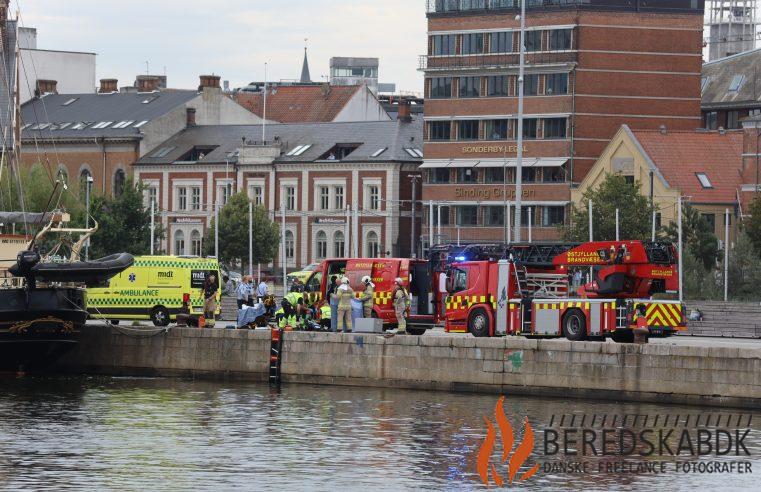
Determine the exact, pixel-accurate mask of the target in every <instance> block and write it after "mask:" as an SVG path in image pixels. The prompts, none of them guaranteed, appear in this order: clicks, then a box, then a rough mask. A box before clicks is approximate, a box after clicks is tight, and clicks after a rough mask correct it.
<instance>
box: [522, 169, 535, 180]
mask: <svg viewBox="0 0 761 492" xmlns="http://www.w3.org/2000/svg"><path fill="white" fill-rule="evenodd" d="M521 171H522V172H521V176H523V182H524V183H535V182H536V168H535V167H523V168H521Z"/></svg>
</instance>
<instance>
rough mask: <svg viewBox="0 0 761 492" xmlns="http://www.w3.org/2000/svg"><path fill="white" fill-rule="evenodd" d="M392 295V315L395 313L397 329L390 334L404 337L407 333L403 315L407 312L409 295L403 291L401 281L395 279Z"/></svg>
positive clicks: (405, 320)
mask: <svg viewBox="0 0 761 492" xmlns="http://www.w3.org/2000/svg"><path fill="white" fill-rule="evenodd" d="M394 284H395V285H394V293H393V295H392V297H393V299H394V313H396V322H397V329H396V331H393V330H392V333H396V334H397V335H404V334H406V333H407V319H406V318H405V314H406V312H407V306H408V304H409V298H410V296H409V294H408V293H407V291H406V290H404V286H403V285H402V279H400V278H397V279H396V280H395V281H394Z"/></svg>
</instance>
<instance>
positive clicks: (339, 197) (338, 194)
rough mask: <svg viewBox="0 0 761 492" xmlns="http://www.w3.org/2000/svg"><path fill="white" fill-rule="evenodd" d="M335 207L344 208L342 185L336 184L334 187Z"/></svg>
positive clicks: (337, 208)
mask: <svg viewBox="0 0 761 492" xmlns="http://www.w3.org/2000/svg"><path fill="white" fill-rule="evenodd" d="M334 193H335V204H336V206H335V208H336V210H343V208H344V187H343V186H336V187H335V191H334Z"/></svg>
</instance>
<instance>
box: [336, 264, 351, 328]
mask: <svg viewBox="0 0 761 492" xmlns="http://www.w3.org/2000/svg"><path fill="white" fill-rule="evenodd" d="M336 295H337V296H338V331H343V332H344V333H347V332H350V331H351V328H352V326H351V300H352V299H354V289H352V288H351V286H350V285H349V279H348V278H346V277H344V278H342V279H341V285H340V286H339V287H338V289H337V290H336Z"/></svg>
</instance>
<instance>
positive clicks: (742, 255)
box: [729, 233, 761, 301]
mask: <svg viewBox="0 0 761 492" xmlns="http://www.w3.org/2000/svg"><path fill="white" fill-rule="evenodd" d="M759 285H761V264H759V261H758V253H757V251H756V250H755V248H754V246H753V243H752V241H751V237H750V235H749V234H748V233H743V234H740V235H739V236H738V237H737V241H736V242H735V247H734V248H732V250H731V251H730V253H729V296H730V298H731V299H732V300H733V301H759V300H761V290H759V288H758V286H759Z"/></svg>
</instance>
